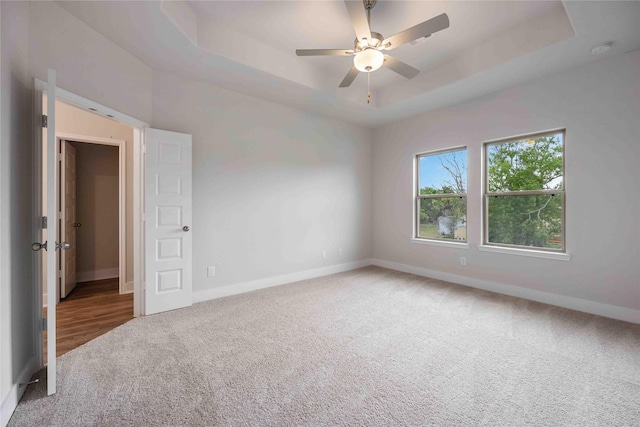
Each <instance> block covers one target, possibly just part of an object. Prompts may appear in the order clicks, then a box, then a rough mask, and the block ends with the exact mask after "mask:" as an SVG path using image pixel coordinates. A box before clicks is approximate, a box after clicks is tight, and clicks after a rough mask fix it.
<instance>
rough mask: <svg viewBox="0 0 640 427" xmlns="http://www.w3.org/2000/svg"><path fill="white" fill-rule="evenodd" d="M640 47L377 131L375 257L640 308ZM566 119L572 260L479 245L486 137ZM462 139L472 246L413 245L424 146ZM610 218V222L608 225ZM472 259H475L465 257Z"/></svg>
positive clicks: (549, 126) (563, 122)
mask: <svg viewBox="0 0 640 427" xmlns="http://www.w3.org/2000/svg"><path fill="white" fill-rule="evenodd" d="M638 70H640V51H636V52H633V53H631V54H628V55H619V56H615V57H609V58H603V60H601V61H599V62H596V63H593V64H591V65H587V66H583V67H580V68H577V69H573V70H570V71H566V72H564V73H561V74H558V75H555V76H552V77H547V78H545V79H543V80H539V81H536V82H533V83H530V84H525V85H522V86H518V87H514V88H512V89H509V90H505V91H503V92H500V93H496V94H493V95H490V96H486V97H483V98H481V99H477V100H474V101H473V102H469V103H465V104H462V105H457V106H453V107H450V108H447V109H442V110H438V111H433V112H431V113H428V114H424V115H421V116H419V117H415V118H412V119H409V120H404V121H402V122H399V123H395V124H391V125H388V126H384V127H382V128H379V129H376V130H375V132H374V149H373V153H374V156H373V171H374V179H373V194H374V198H373V212H374V216H373V234H374V244H373V256H374V258H378V259H382V260H387V261H392V262H395V263H400V264H405V265H409V266H417V267H423V268H427V269H430V270H434V271H438V272H444V273H449V274H455V275H458V276H462V277H463V278H464V277H471V278H474V279H479V280H484V281H488V282H493V283H497V284H508V285H511V286H515V287H520V288H525V289H529V290H533V291H542V292H547V293H551V294H556V295H564V296H569V297H574V298H580V299H584V300H588V301H594V302H598V303H604V304H610V305H614V306H619V307H626V308H629V309H635V310H639V309H640V263H639V262H638V260H639V259H640V239H639V236H640V220H639V218H640V216H639V215H638V212H640V192H639V191H638V185H639V184H640V179H639V175H638V164H640V143H639V142H638V141H639V138H640V127H639V122H640V120H639V119H640V102H639V98H638V96H639V95H638V94H639V93H640V91H639V88H640V76H639V72H638ZM557 128H566V129H567V134H566V144H565V149H566V158H565V161H566V171H565V172H566V191H567V196H566V229H567V234H566V244H567V251H568V253H569V254H571V260H570V261H568V262H567V261H556V260H549V259H537V258H528V257H522V256H514V255H506V254H499V253H488V252H480V251H479V250H478V249H477V245H479V244H480V243H481V240H480V239H481V235H480V230H481V222H480V212H481V202H482V197H481V180H480V176H481V152H482V142H483V141H487V140H491V139H496V138H504V137H509V136H513V135H519V134H524V133H529V132H537V131H543V130H547V129H557ZM461 145H466V146H467V147H468V151H469V166H468V167H469V173H468V176H469V193H468V240H469V244H470V249H469V250H460V249H454V248H445V247H438V246H427V245H420V244H415V243H410V238H411V232H412V223H411V221H412V219H411V218H412V209H413V166H412V161H413V158H414V155H415V154H416V153H421V152H425V151H429V150H436V149H443V148H447V147H452V146H461ZM612 225H614V226H612ZM460 256H466V257H467V266H465V267H462V266H460V264H459V260H460Z"/></svg>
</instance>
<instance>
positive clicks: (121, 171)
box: [56, 132, 133, 294]
mask: <svg viewBox="0 0 640 427" xmlns="http://www.w3.org/2000/svg"><path fill="white" fill-rule="evenodd" d="M62 141H67V142H80V143H86V144H93V145H109V146H112V147H118V203H119V205H120V206H119V209H118V260H119V264H118V272H119V273H118V274H119V278H118V292H119V293H120V294H125V293H131V292H133V289H125V288H126V283H127V278H126V273H127V233H126V229H127V181H126V172H127V170H126V168H127V163H126V161H127V152H126V149H125V143H126V141H124V140H122V139H110V138H101V137H97V136H85V135H75V134H71V133H64V132H60V133H58V132H56V142H57V143H58V146H60V145H59V144H60V143H61V142H62ZM58 188H61V187H58ZM61 196H62V195H61Z"/></svg>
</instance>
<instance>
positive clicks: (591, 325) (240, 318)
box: [9, 267, 640, 426]
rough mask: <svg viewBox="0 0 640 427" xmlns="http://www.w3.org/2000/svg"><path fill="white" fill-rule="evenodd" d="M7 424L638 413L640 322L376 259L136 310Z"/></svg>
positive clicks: (480, 419) (404, 420)
mask: <svg viewBox="0 0 640 427" xmlns="http://www.w3.org/2000/svg"><path fill="white" fill-rule="evenodd" d="M58 379H59V383H58V393H57V394H56V395H54V396H52V397H50V398H47V397H45V384H44V382H41V383H40V384H38V385H36V386H30V388H29V390H28V391H27V392H26V394H25V396H24V398H23V399H22V401H21V403H20V404H19V406H18V408H17V410H16V412H15V414H14V415H13V418H12V419H11V421H10V423H9V425H10V426H41V425H55V426H73V425H83V426H88V425H100V426H129V425H130V426H216V425H225V426H261V425H270V426H306V425H314V426H316V425H331V426H333V425H349V426H361V425H368V426H404V425H411V426H415V425H435V426H457V425H463V426H476V425H483V426H498V425H508V426H518V425H536V426H561V425H572V426H586V425H597V426H638V425H640V325H635V324H630V323H625V322H619V321H615V320H610V319H606V318H602V317H598V316H592V315H588V314H583V313H578V312H574V311H570V310H566V309H561V308H557V307H552V306H548V305H544V304H538V303H534V302H530V301H526V300H522V299H517V298H512V297H507V296H502V295H497V294H492V293H489V292H484V291H478V290H473V289H470V288H465V287H462V286H457V285H451V284H448V283H445V282H441V281H437V280H431V279H425V278H422V277H418V276H413V275H410V274H404V273H398V272H394V271H390V270H385V269H382V268H377V267H368V268H364V269H360V270H355V271H351V272H347V273H341V274H337V275H332V276H327V277H323V278H319V279H313V280H307V281H303V282H298V283H294V284H290V285H284V286H279V287H275V288H270V289H265V290H261V291H256V292H252V293H248V294H243V295H237V296H232V297H227V298H222V299H218V300H214V301H209V302H205V303H200V304H196V305H194V306H193V307H192V308H188V309H183V310H177V311H174V312H169V313H164V314H159V315H154V316H149V317H145V318H139V319H134V320H132V321H130V322H128V323H126V324H125V325H122V326H120V327H119V328H117V329H115V330H113V331H111V332H109V333H107V334H105V335H103V336H101V337H99V338H97V339H95V340H93V341H91V342H89V343H87V344H85V345H83V346H82V347H79V348H77V349H75V350H73V351H71V352H69V353H67V354H65V355H63V356H62V357H60V358H59V359H58Z"/></svg>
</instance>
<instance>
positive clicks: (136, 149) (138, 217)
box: [32, 78, 150, 367]
mask: <svg viewBox="0 0 640 427" xmlns="http://www.w3.org/2000/svg"><path fill="white" fill-rule="evenodd" d="M46 93H47V83H46V82H45V81H42V80H40V79H37V78H36V79H34V111H33V112H34V116H33V117H34V123H33V125H34V128H35V132H34V138H33V144H34V147H33V148H34V150H33V152H34V155H33V161H34V167H33V171H34V172H33V173H34V187H33V190H34V191H33V206H34V218H33V237H34V240H33V241H34V242H40V241H41V240H40V239H41V238H42V191H43V188H42V178H43V177H42V161H43V154H42V141H43V138H42V133H43V128H42V115H43V113H42V112H43V106H42V100H43V95H46ZM55 93H56V100H58V101H62V102H64V103H66V104H69V105H72V106H74V107H77V108H80V109H82V110H88V111H90V112H92V113H94V114H98V115H100V116H103V117H105V118H107V119H110V120H114V121H116V122H118V123H121V124H124V125H127V126H131V127H132V128H133V141H132V142H133V177H132V178H133V230H132V232H133V251H134V253H133V281H134V285H133V315H134V317H139V316H143V315H144V298H143V291H144V284H143V280H144V254H145V251H144V234H143V233H144V215H143V212H144V211H143V208H144V204H143V201H144V200H143V195H144V191H143V189H144V163H143V148H142V146H143V143H144V141H143V137H144V129H146V128H149V127H150V125H149V124H148V123H145V122H143V121H141V120H138V119H136V118H134V117H131V116H128V115H126V114H124V113H121V112H119V111H116V110H114V109H112V108H109V107H107V106H104V105H102V104H99V103H97V102H94V101H91V100H90V99H87V98H84V97H81V96H79V95H76V94H74V93H72V92H69V91H67V90H64V89H61V88H59V87H57V86H56V90H55ZM56 136H57V135H56ZM56 141H57V138H56ZM50 240H51V239H50ZM53 240H55V238H54V239H53ZM52 246H53V245H52ZM40 257H41V255H39V254H38V253H34V257H33V260H34V262H33V272H34V275H33V279H32V280H33V283H32V285H33V289H35V290H36V292H34V293H33V294H34V297H33V302H34V333H33V337H34V340H35V342H34V348H35V350H36V357H37V360H38V361H39V366H40V367H42V366H44V352H43V332H44V329H45V328H46V325H45V324H44V321H43V316H42V306H43V304H42V296H43V292H42V287H41V280H42V279H41V277H42V264H41V262H40Z"/></svg>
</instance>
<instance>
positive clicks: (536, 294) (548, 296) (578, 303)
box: [371, 259, 640, 323]
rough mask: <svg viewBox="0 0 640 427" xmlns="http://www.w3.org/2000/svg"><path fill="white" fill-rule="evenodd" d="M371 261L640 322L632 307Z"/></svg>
mask: <svg viewBox="0 0 640 427" xmlns="http://www.w3.org/2000/svg"><path fill="white" fill-rule="evenodd" d="M371 262H372V264H373V265H377V266H378V267H384V268H388V269H390V270H397V271H402V272H405V273H411V274H416V275H418V276H424V277H431V278H433V279H439V280H444V281H447V282H451V283H456V284H459V285H463V286H468V287H471V288H478V289H483V290H485V291H491V292H496V293H499V294H504V295H510V296H514V297H519V298H524V299H528V300H531V301H537V302H541V303H545V304H549V305H555V306H558V307H564V308H568V309H571V310H576V311H582V312H585V313H590V314H596V315H598V316H604V317H609V318H612V319H618V320H624V321H626V322H632V323H640V310H633V309H630V308H625V307H619V306H616V305H610V304H603V303H599V302H595V301H589V300H584V299H580V298H574V297H568V296H564V295H557V294H552V293H549V292H542V291H536V290H534V289H528V288H521V287H519V286H512V285H505V284H503V283H495V282H490V281H487V280H480V279H474V278H472V277H467V276H459V275H457V274H451V273H444V272H441V271H437V270H431V269H428V268H424V267H416V266H413V265H407V264H400V263H397V262H393V261H385V260H382V259H372V260H371Z"/></svg>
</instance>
